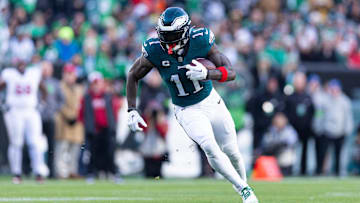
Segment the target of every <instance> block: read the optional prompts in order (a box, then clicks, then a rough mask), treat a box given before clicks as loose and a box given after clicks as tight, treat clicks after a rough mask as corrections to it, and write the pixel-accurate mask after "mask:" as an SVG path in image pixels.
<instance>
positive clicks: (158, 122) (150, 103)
mask: <svg viewBox="0 0 360 203" xmlns="http://www.w3.org/2000/svg"><path fill="white" fill-rule="evenodd" d="M140 98H141V99H140V101H141V103H140V105H139V109H140V111H141V112H143V113H144V118H145V120H146V123H147V124H148V127H147V128H145V130H144V133H145V140H144V141H143V143H142V144H141V146H140V152H141V153H142V155H143V157H144V162H145V168H144V172H145V176H146V177H157V176H159V177H161V176H162V175H161V166H162V163H163V162H164V160H165V159H166V157H165V155H166V153H167V147H166V134H167V131H168V124H167V118H166V116H167V112H168V109H167V102H169V95H168V93H167V91H166V89H165V88H164V86H163V85H162V80H161V77H160V74H159V72H157V71H155V70H154V71H152V72H151V73H149V74H148V75H147V76H146V78H145V82H144V83H143V86H142V90H141V95H140Z"/></svg>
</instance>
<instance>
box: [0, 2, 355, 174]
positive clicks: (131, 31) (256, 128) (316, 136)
mask: <svg viewBox="0 0 360 203" xmlns="http://www.w3.org/2000/svg"><path fill="white" fill-rule="evenodd" d="M168 6H180V7H184V8H185V9H186V11H187V12H189V14H190V16H191V20H192V24H193V25H194V26H206V27H209V28H210V29H211V30H212V31H213V32H214V34H215V36H216V43H217V44H218V45H219V48H220V49H221V50H222V52H223V53H224V54H225V55H226V56H227V57H228V58H229V59H230V61H231V62H232V64H233V66H234V67H235V68H236V71H237V74H238V79H237V80H236V81H235V82H231V83H228V84H227V85H219V86H218V87H216V88H217V90H218V91H219V93H220V94H221V95H222V96H223V97H224V100H225V101H226V103H227V106H228V108H229V110H230V112H231V114H232V116H233V118H234V120H235V124H236V128H237V131H239V132H240V131H242V130H243V129H246V128H251V130H252V134H253V160H255V159H256V158H257V157H259V156H262V155H273V156H276V157H277V160H278V163H279V165H280V167H281V169H282V172H283V173H284V174H285V175H291V174H292V171H293V169H292V168H293V166H294V164H295V161H296V159H301V171H300V173H301V174H306V170H307V166H306V161H307V149H308V144H307V143H308V140H309V139H313V140H315V143H316V144H315V145H316V146H315V148H316V150H315V152H316V160H317V168H316V173H317V174H324V173H328V171H329V169H328V164H327V163H328V160H329V156H330V155H329V154H328V153H327V152H328V148H329V146H333V147H334V149H335V150H334V151H335V156H334V157H335V159H334V160H335V167H334V168H335V170H334V171H335V173H336V174H339V173H340V171H339V170H340V155H341V151H342V147H343V145H344V139H345V137H346V136H348V135H351V134H352V133H353V131H354V121H353V116H352V110H351V101H350V99H349V98H348V97H347V96H346V95H345V94H344V93H343V91H342V84H341V82H340V81H339V80H337V79H336V78H334V79H332V80H330V81H321V78H320V77H319V76H318V75H308V74H306V72H305V70H303V69H302V68H301V63H302V62H306V61H309V62H331V63H339V64H345V65H346V66H347V67H349V68H355V69H356V68H360V43H359V42H360V2H359V1H357V0H272V1H267V0H200V1H197V0H179V1H175V0H118V1H117V0H53V1H47V0H33V1H28V0H0V33H1V35H0V69H4V68H8V67H12V66H14V62H15V61H18V60H21V61H24V62H25V63H26V64H27V65H28V66H30V65H31V64H40V65H41V66H42V67H43V69H44V70H45V71H44V73H43V77H44V78H45V82H46V86H47V90H48V92H49V96H48V98H47V100H46V101H42V103H41V105H40V110H41V114H42V120H43V131H44V134H45V135H46V136H47V138H48V139H47V140H48V141H47V142H48V152H49V153H48V156H47V163H48V166H49V168H50V176H51V177H60V178H67V177H77V176H78V173H79V170H80V171H81V170H84V171H86V172H85V173H86V174H87V175H88V178H89V180H91V178H93V177H95V176H96V172H97V171H98V170H105V171H109V172H110V173H112V174H114V175H115V177H118V176H119V174H120V172H119V170H118V169H117V166H116V164H115V163H114V153H115V150H116V147H117V145H116V140H115V135H116V129H117V127H116V125H117V123H119V122H125V121H118V119H117V114H118V111H119V109H121V108H125V107H124V96H125V90H124V86H125V85H124V84H125V83H126V75H127V72H128V69H129V68H130V66H131V64H132V62H133V61H134V60H135V59H136V57H138V56H139V55H140V54H141V45H142V42H143V41H144V40H146V39H147V38H148V37H150V36H156V32H155V25H156V22H157V18H158V16H159V14H160V13H161V11H163V10H164V9H165V8H166V7H168ZM216 86H217V84H216ZM139 105H140V106H139V109H140V110H141V112H142V113H143V114H144V116H145V118H146V121H147V123H148V125H149V127H148V128H147V129H146V130H145V132H144V134H145V135H146V136H145V137H146V138H145V139H144V141H143V142H142V143H141V145H140V146H138V147H137V148H138V150H139V151H140V153H141V154H142V155H143V156H144V163H145V174H146V176H151V177H157V176H161V172H160V171H161V164H162V162H163V161H164V160H166V157H167V151H168V150H167V148H166V134H167V132H168V125H169V123H168V119H167V116H168V115H169V95H168V93H167V90H166V88H165V87H164V85H163V83H162V82H161V78H160V77H159V75H158V73H157V72H156V71H153V72H151V73H150V74H149V76H147V77H146V78H145V79H144V80H143V82H142V84H141V94H140V104H139ZM248 115H250V118H252V119H247V118H248V117H249V116H248ZM249 120H250V121H249ZM251 120H252V121H251ZM358 140H359V139H357V142H356V143H354V145H356V146H357V148H356V147H355V149H358V148H359V145H360V143H359V141H358ZM299 143H300V144H301V146H302V154H301V157H298V156H297V154H296V147H297V146H299ZM82 147H83V148H84V149H86V150H84V149H82ZM358 153H359V152H357V153H355V152H354V156H353V157H355V158H354V163H353V164H351V167H352V168H355V169H352V170H351V171H356V169H357V170H358V171H360V170H359V165H360V164H359V163H360V161H359V154H358ZM314 156H315V154H314ZM104 157H106V158H104ZM356 157H357V158H356ZM79 160H80V161H79ZM84 163H85V164H84ZM204 164H206V163H204ZM53 168H56V169H58V170H54V169H53ZM203 168H206V167H203Z"/></svg>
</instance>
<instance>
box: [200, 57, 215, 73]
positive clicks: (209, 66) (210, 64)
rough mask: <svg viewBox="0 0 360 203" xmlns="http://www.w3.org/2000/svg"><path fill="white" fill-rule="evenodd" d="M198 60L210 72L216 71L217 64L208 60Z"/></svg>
mask: <svg viewBox="0 0 360 203" xmlns="http://www.w3.org/2000/svg"><path fill="white" fill-rule="evenodd" d="M196 60H197V61H199V62H200V63H201V64H203V65H204V66H205V67H206V68H207V69H208V70H214V69H216V66H215V64H214V63H213V62H211V61H209V60H207V59H204V58H197V59H196Z"/></svg>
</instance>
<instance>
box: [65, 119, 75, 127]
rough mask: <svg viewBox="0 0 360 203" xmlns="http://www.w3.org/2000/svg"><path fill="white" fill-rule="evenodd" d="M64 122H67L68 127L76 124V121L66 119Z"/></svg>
mask: <svg viewBox="0 0 360 203" xmlns="http://www.w3.org/2000/svg"><path fill="white" fill-rule="evenodd" d="M66 121H67V123H68V125H70V126H73V125H75V124H76V122H77V120H76V119H67V120H66Z"/></svg>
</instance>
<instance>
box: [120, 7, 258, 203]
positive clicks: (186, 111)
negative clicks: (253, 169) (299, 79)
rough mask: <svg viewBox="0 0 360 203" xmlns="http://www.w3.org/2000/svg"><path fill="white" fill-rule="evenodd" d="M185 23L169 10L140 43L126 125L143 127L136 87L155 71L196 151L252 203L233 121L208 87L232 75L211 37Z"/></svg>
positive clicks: (180, 15) (132, 72) (177, 12)
mask: <svg viewBox="0 0 360 203" xmlns="http://www.w3.org/2000/svg"><path fill="white" fill-rule="evenodd" d="M190 23H191V20H190V18H189V16H188V14H187V13H186V12H185V11H184V10H183V9H181V8H177V7H170V8H167V9H166V10H165V11H164V12H163V13H162V14H161V16H160V18H159V20H158V23H157V27H156V30H157V34H158V38H150V39H148V40H146V41H145V42H144V44H143V47H142V52H143V54H142V56H140V57H139V58H138V59H137V60H136V61H135V63H134V64H133V66H132V67H131V69H130V71H129V74H128V81H127V100H128V112H129V115H128V116H129V117H128V125H129V127H130V129H131V130H132V131H142V128H141V126H139V124H140V125H142V126H143V127H146V126H147V125H146V123H145V122H144V120H143V119H142V118H141V116H140V114H139V113H138V111H137V109H136V93H137V86H138V81H139V80H140V79H142V78H143V77H144V76H145V75H146V74H147V73H148V72H149V71H150V70H151V69H152V68H154V67H156V68H157V69H158V71H159V72H160V74H161V77H162V79H163V80H164V81H165V83H166V85H167V87H168V88H169V91H170V94H171V98H172V102H173V104H174V111H175V116H176V119H177V121H178V122H179V124H180V125H181V126H182V128H183V129H184V130H185V132H186V134H187V135H188V136H189V137H190V138H191V139H192V140H194V141H195V142H196V143H198V144H199V145H200V146H201V148H202V149H203V151H204V152H205V154H206V156H207V158H208V161H209V163H210V165H211V166H212V167H213V168H214V170H216V171H217V172H219V173H220V174H221V175H223V176H224V177H225V178H226V179H227V180H229V181H230V182H231V183H232V184H233V187H234V189H235V190H236V191H237V192H238V193H239V194H240V195H241V197H242V199H243V202H244V203H257V202H258V200H257V198H256V196H255V194H254V192H253V190H252V189H251V188H250V187H249V186H248V184H247V181H246V171H245V167H244V164H243V159H242V156H241V154H240V152H239V150H238V145H237V140H236V132H235V125H234V121H233V120H232V117H231V115H230V113H229V111H228V110H227V108H226V106H225V104H224V101H223V100H222V99H221V97H220V96H219V95H218V93H217V92H216V91H215V89H214V88H213V86H212V82H211V80H216V81H218V82H226V81H231V80H234V79H235V71H234V70H233V69H232V67H231V64H230V61H229V60H228V58H227V57H225V56H224V55H223V54H222V53H220V51H219V50H218V48H217V46H216V45H215V43H214V41H215V37H214V34H213V33H212V32H211V31H210V30H209V29H207V28H194V27H190ZM197 58H206V59H208V60H210V61H211V62H213V63H214V64H215V65H216V67H217V68H216V69H213V70H208V69H207V68H206V67H205V66H204V65H202V64H201V63H200V62H198V61H197V60H196V59H197Z"/></svg>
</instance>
